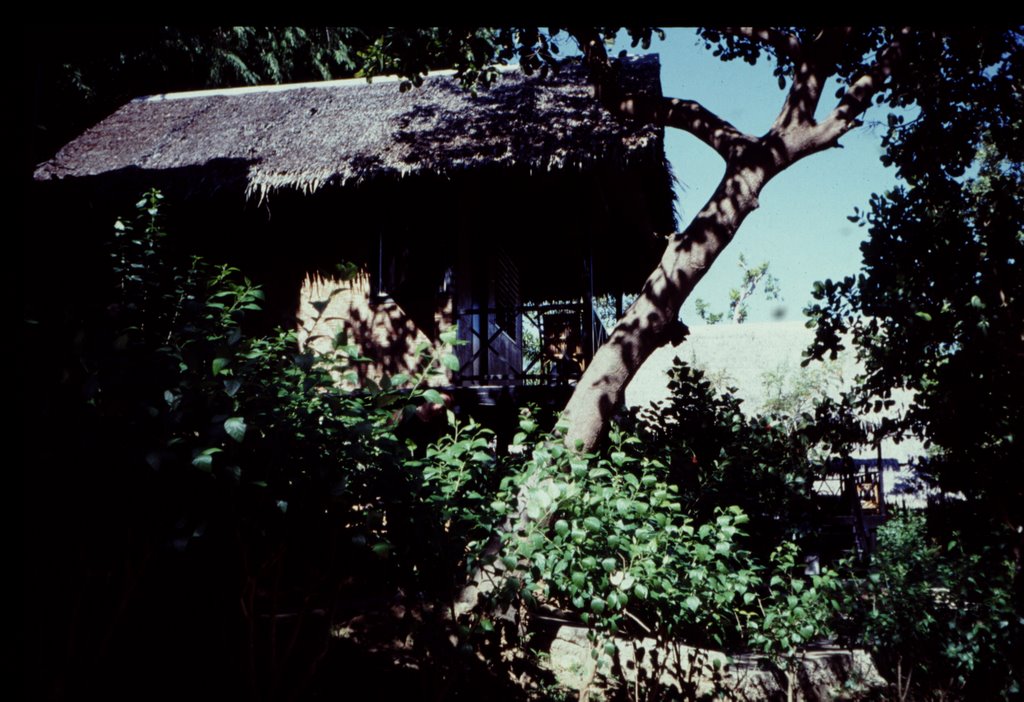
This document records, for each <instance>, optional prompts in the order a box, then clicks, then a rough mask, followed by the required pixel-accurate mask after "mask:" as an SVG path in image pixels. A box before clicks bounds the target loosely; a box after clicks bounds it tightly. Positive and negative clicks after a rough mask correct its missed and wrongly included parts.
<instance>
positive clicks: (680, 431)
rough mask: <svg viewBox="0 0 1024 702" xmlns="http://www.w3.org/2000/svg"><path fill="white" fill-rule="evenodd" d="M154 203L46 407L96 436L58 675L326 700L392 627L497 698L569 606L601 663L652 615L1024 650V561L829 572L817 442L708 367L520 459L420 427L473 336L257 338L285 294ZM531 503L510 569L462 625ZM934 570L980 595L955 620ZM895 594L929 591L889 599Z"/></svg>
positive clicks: (48, 465) (51, 682)
mask: <svg viewBox="0 0 1024 702" xmlns="http://www.w3.org/2000/svg"><path fill="white" fill-rule="evenodd" d="M138 207H139V216H138V218H137V219H136V220H135V221H134V222H125V221H121V222H118V224H117V225H116V227H115V230H116V231H115V236H114V239H113V243H112V246H111V250H110V254H111V262H112V272H113V277H112V280H111V283H112V285H111V286H110V287H109V288H108V289H107V290H108V292H109V293H110V295H109V296H106V297H104V298H103V299H102V301H101V302H100V304H97V305H94V306H93V307H91V308H90V310H86V312H87V313H85V314H83V315H82V316H81V318H80V320H79V322H80V323H79V326H78V327H77V329H76V331H75V339H76V343H75V344H74V345H73V346H69V349H68V352H67V353H68V357H67V359H66V360H67V366H66V368H65V376H64V377H65V382H64V383H63V385H62V388H61V390H60V392H61V393H62V396H61V401H60V402H57V403H55V404H54V405H53V407H52V409H51V410H50V412H49V414H48V415H47V416H45V417H43V420H45V422H46V423H52V424H53V425H55V426H63V427H66V428H67V430H68V433H67V441H66V442H64V443H63V444H60V445H58V444H53V445H49V446H44V447H41V449H40V451H39V453H38V462H39V465H40V466H41V470H42V472H43V474H44V475H45V478H46V480H47V481H48V482H46V483H45V485H46V486H47V487H48V488H49V489H51V490H52V494H53V496H54V499H55V501H56V505H57V507H56V512H57V514H58V517H57V518H56V519H55V521H54V522H53V524H51V525H49V526H48V527H47V528H48V529H50V530H52V532H46V533H44V534H40V535H38V537H37V538H38V539H39V541H38V543H37V546H38V547H39V550H40V551H41V552H44V553H46V554H47V559H46V560H45V561H43V560H42V559H40V560H39V561H38V564H41V565H40V567H39V569H38V572H37V573H34V576H35V577H36V578H37V580H36V585H37V586H38V588H37V591H36V592H34V593H33V598H32V599H31V600H30V602H31V606H30V607H29V610H28V611H29V612H30V615H32V616H33V617H35V618H36V621H35V622H34V623H33V627H32V628H33V630H34V631H36V632H38V634H37V636H38V640H37V641H36V646H35V647H34V648H33V650H34V651H35V652H36V653H35V655H36V658H35V659H33V661H32V664H31V665H30V670H32V671H33V673H34V674H35V675H37V676H39V679H38V680H36V681H35V682H34V684H33V687H34V688H36V689H42V690H43V691H44V692H50V693H54V694H57V693H58V692H59V691H60V690H72V691H74V692H75V693H77V692H79V691H80V692H81V693H82V694H86V693H95V694H104V695H107V696H113V697H122V696H123V697H131V696H137V695H138V694H140V691H141V694H145V692H146V691H152V690H155V689H156V686H165V687H164V688H163V689H162V691H161V693H160V694H167V695H173V694H177V693H180V692H184V691H186V689H187V682H186V681H184V680H179V681H171V682H170V683H167V682H166V676H167V672H168V671H170V670H174V669H182V668H185V669H189V670H191V671H195V675H202V676H205V677H208V678H209V679H210V680H212V681H214V683H213V689H215V690H217V691H220V692H222V693H224V694H227V695H229V696H238V695H239V694H244V695H246V696H248V697H250V698H254V699H259V698H272V699H276V698H285V697H287V698H300V697H308V696H312V695H314V694H315V693H316V692H317V691H322V690H324V689H325V686H328V685H331V684H337V683H332V682H331V678H330V672H329V671H331V670H332V669H333V670H344V671H348V673H347V674H365V672H366V670H373V669H374V668H373V666H374V665H377V666H379V665H381V664H380V662H379V661H378V662H377V663H372V662H371V661H372V660H373V658H372V656H370V654H368V653H366V650H367V649H368V648H373V647H380V648H382V650H386V651H391V652H392V655H398V654H397V653H395V652H396V651H398V652H400V655H401V656H402V657H403V660H405V661H406V662H408V663H409V664H411V665H415V666H418V667H419V669H420V670H421V671H424V672H422V673H420V675H421V677H420V678H418V679H417V680H416V682H415V684H414V685H413V686H414V687H415V686H420V685H423V684H427V685H429V686H432V687H433V688H434V689H437V690H443V689H452V686H454V688H455V689H458V688H459V687H460V686H465V685H467V684H469V681H471V680H475V681H476V682H475V684H479V685H485V686H486V687H487V688H488V689H489V690H493V689H494V688H495V686H500V685H501V684H506V683H507V681H508V680H509V677H510V676H511V675H514V674H516V673H515V670H514V668H515V665H517V664H516V663H515V661H516V660H522V658H521V656H520V657H519V658H516V657H515V656H513V657H512V658H511V661H510V659H509V657H508V656H507V655H506V654H508V653H509V651H510V650H511V649H515V648H517V647H519V648H520V649H522V650H523V651H527V650H528V649H529V647H530V639H529V633H528V632H527V631H526V630H525V629H524V625H525V624H526V619H524V618H523V616H522V615H523V614H525V613H528V612H529V611H532V610H533V609H534V608H536V607H541V606H543V607H546V608H549V609H550V608H554V609H555V610H556V611H558V612H560V613H561V614H562V615H563V616H566V617H568V618H570V619H574V620H576V621H578V622H580V623H581V624H584V625H586V626H588V627H590V629H591V632H592V641H593V653H594V655H595V657H598V658H601V659H607V657H608V656H609V653H610V651H611V648H610V646H611V637H613V636H616V635H619V636H633V635H645V636H654V637H655V638H657V639H658V640H661V641H671V640H676V641H678V640H683V641H686V642H687V643H689V644H691V645H696V646H700V647H714V648H722V649H725V650H729V651H743V650H754V651H762V652H765V653H767V654H769V655H770V656H771V657H772V658H774V659H775V660H777V661H778V662H780V663H781V664H783V665H784V666H789V665H790V664H791V663H792V662H793V661H795V660H796V659H798V658H799V657H800V655H801V652H802V651H803V650H804V649H805V648H806V646H808V645H809V644H812V643H814V642H816V641H820V640H823V639H826V640H827V639H830V638H831V637H832V636H833V635H834V633H836V632H837V631H838V632H839V633H843V634H844V635H845V636H846V637H848V638H849V639H851V640H856V641H861V642H864V643H865V644H867V645H870V646H871V647H872V648H873V649H874V650H875V651H876V652H877V653H878V654H879V655H880V657H881V659H882V660H885V661H888V662H890V663H891V661H894V660H895V661H897V665H899V666H901V667H900V670H901V672H902V670H904V669H905V670H906V671H907V672H908V674H909V672H910V671H911V670H914V671H919V672H915V673H914V675H915V681H914V688H915V689H917V690H922V691H925V692H926V691H927V690H928V689H929V688H928V685H930V684H935V685H938V686H943V687H944V689H948V690H950V691H953V692H956V691H959V690H973V689H978V688H977V687H972V685H974V686H976V685H978V682H977V681H978V680H988V679H995V676H993V675H992V670H993V666H997V665H998V661H1000V660H1002V659H1000V658H999V657H998V655H999V654H1000V653H1002V654H1003V655H1006V653H1007V652H1008V651H1010V650H1012V649H1010V648H1008V644H1009V643H1010V642H1011V639H1012V636H1015V635H1016V634H1013V633H1012V632H1014V631H1018V629H1016V628H1015V627H1016V624H1014V623H1013V621H1012V619H1009V618H1007V617H1008V616H1009V615H1008V614H1007V612H1010V613H1011V614H1012V611H1010V610H1008V609H1007V608H1008V604H1007V600H1006V595H1005V591H1004V590H1001V589H1000V587H1002V586H1001V585H999V583H1000V582H1001V581H993V585H992V587H991V588H990V589H982V590H978V591H974V590H972V588H975V587H976V586H977V585H978V582H979V578H980V577H981V574H982V573H984V572H988V573H990V574H991V573H996V572H1001V571H998V567H997V566H998V564H1000V563H1001V564H1003V565H1004V566H1005V563H1006V560H1005V558H1004V559H1003V560H1002V561H1000V560H998V559H994V560H993V559H990V558H988V557H987V556H969V555H964V556H963V557H962V558H960V559H959V560H950V557H947V556H943V558H946V560H945V561H943V560H941V559H940V562H939V563H940V564H939V565H935V558H937V557H938V552H937V551H936V550H935V549H933V548H931V547H927V548H924V549H919V550H917V551H915V550H914V547H913V544H914V543H915V539H916V537H914V538H904V539H902V540H899V539H896V540H883V550H884V549H888V551H886V554H887V555H885V556H883V559H882V560H880V561H879V563H880V565H879V569H878V572H877V573H875V575H873V576H872V577H871V578H869V579H867V580H863V581H860V580H855V581H851V583H852V584H849V585H848V586H847V588H846V591H845V593H844V591H843V589H842V588H841V587H840V579H839V575H838V574H837V573H836V572H834V571H830V570H828V569H826V570H824V571H823V572H822V573H820V574H818V575H813V576H808V575H805V574H804V573H803V564H802V563H801V560H800V554H801V551H800V549H801V547H802V544H804V543H805V542H806V540H807V539H808V538H810V537H811V536H812V535H813V528H812V526H813V522H812V521H808V514H809V510H810V509H811V503H812V501H811V500H810V483H811V480H812V477H813V476H812V474H811V473H810V472H809V469H808V467H807V462H806V458H807V443H806V440H805V439H803V438H802V437H801V435H800V433H799V432H795V433H794V432H790V431H789V430H788V429H786V430H783V429H781V428H779V427H773V426H771V425H769V424H768V423H767V422H766V420H765V419H763V418H756V419H753V420H747V419H745V418H743V417H742V415H741V414H740V412H739V408H738V402H737V401H736V400H735V398H731V397H728V396H726V397H718V396H714V395H713V394H712V393H711V392H710V390H709V386H708V383H707V382H706V381H705V380H704V379H703V377H702V376H701V375H700V374H699V373H697V372H694V371H692V370H690V369H687V368H685V367H681V368H678V369H677V370H676V374H675V376H674V380H673V386H672V389H673V396H672V398H671V399H670V401H669V402H668V403H667V404H666V405H664V406H662V407H660V408H658V409H656V410H652V411H649V412H646V413H644V414H642V415H641V417H640V418H639V419H638V422H639V423H638V426H637V429H636V431H630V430H627V429H625V428H622V429H619V430H617V431H615V432H613V434H612V435H611V437H610V445H609V446H608V447H606V448H605V449H602V450H601V451H599V452H595V453H592V454H578V453H575V452H570V451H568V450H567V449H566V448H565V447H564V445H563V441H562V437H561V436H560V434H559V433H558V432H557V431H556V432H555V433H552V434H544V433H542V432H541V431H540V427H538V426H537V424H536V422H535V421H534V420H533V419H532V418H530V416H529V415H524V416H523V418H522V421H521V425H520V428H521V429H522V432H521V433H520V434H519V435H518V436H517V437H516V439H515V442H514V444H515V446H514V450H513V451H512V452H511V453H510V454H509V455H501V456H499V455H496V453H495V450H494V443H493V441H492V436H491V435H490V433H489V432H488V431H487V430H485V429H483V428H481V427H479V426H477V425H474V424H473V423H471V422H470V423H460V422H459V421H457V420H456V419H455V417H454V416H452V415H449V421H448V432H447V433H446V434H444V435H443V436H440V437H439V438H438V440H437V441H436V442H435V443H433V444H432V445H430V446H415V445H412V444H411V443H410V442H409V441H407V440H406V438H405V436H406V435H407V434H408V433H409V432H408V428H409V424H408V423H409V422H415V421H417V420H416V419H415V418H414V416H413V415H414V407H415V404H416V403H418V402H430V403H436V404H437V405H438V406H441V405H440V400H441V399H442V398H441V397H440V396H439V395H438V394H437V393H436V391H433V390H429V389H428V390H423V389H422V388H423V382H422V381H423V379H424V378H425V377H426V375H427V374H429V373H430V372H432V371H433V369H435V368H437V367H439V366H440V365H442V364H444V365H448V364H450V363H451V362H452V360H453V359H452V358H451V357H441V358H430V357H427V358H426V362H425V368H424V370H423V371H422V373H421V374H420V375H419V376H417V377H414V378H405V377H400V376H396V377H392V378H388V379H384V380H382V381H381V382H380V383H379V385H378V386H377V387H375V388H373V389H372V390H368V391H360V392H351V391H341V390H338V389H336V385H335V382H334V381H335V379H336V378H337V377H338V376H339V375H341V376H344V375H345V374H347V373H350V372H351V371H352V368H353V367H354V364H358V363H360V362H361V359H360V358H359V356H358V352H357V349H356V348H355V347H352V346H350V345H348V344H346V343H345V340H344V339H338V340H336V344H335V348H334V351H333V352H332V353H330V354H327V355H321V356H317V355H312V354H309V353H305V352H301V351H299V350H298V347H297V345H296V341H295V338H294V335H293V334H292V333H290V332H277V333H273V334H269V335H257V334H253V333H252V332H251V331H250V326H249V325H250V322H251V321H253V318H254V317H256V316H258V315H259V314H260V307H261V306H262V303H263V294H262V292H261V290H260V289H259V287H258V286H257V285H255V284H253V283H252V282H251V281H249V280H247V279H246V278H245V277H244V276H242V275H241V273H240V272H239V271H237V270H234V269H232V268H230V267H226V266H216V265H212V264H210V263H207V262H205V261H203V260H201V259H197V258H176V257H175V255H174V252H173V250H171V249H170V248H169V247H168V241H167V236H166V234H165V233H164V232H163V230H162V228H161V226H160V222H159V214H160V207H161V197H160V195H159V194H158V193H156V192H151V193H149V194H147V195H146V196H145V197H144V198H143V199H142V200H141V201H140V202H139V203H138ZM445 340H446V341H449V342H452V341H454V337H453V336H447V337H446V339H445ZM410 388H411V390H410ZM779 426H789V425H786V424H783V425H779ZM506 520H508V523H509V524H511V525H512V526H513V527H514V528H513V529H512V531H511V532H508V531H506V535H505V540H504V543H503V545H502V546H503V547H502V552H501V560H502V565H503V568H504V571H503V582H502V583H501V584H500V586H499V587H498V588H497V589H496V590H495V591H494V594H493V598H492V599H491V600H490V601H489V602H487V603H485V605H486V606H484V607H482V608H479V609H477V610H476V611H475V612H472V613H470V614H469V615H468V616H465V617H462V618H460V619H457V618H456V617H455V616H454V612H455V610H456V607H455V603H456V600H457V597H458V594H459V591H460V589H461V587H462V586H463V584H464V583H465V580H466V574H467V573H468V572H470V571H472V570H474V569H475V568H477V567H478V566H480V565H481V564H483V563H485V561H484V560H483V559H485V558H487V557H489V556H486V554H487V553H488V551H487V550H486V546H487V545H488V544H489V543H490V542H491V541H492V539H493V537H494V535H495V533H496V532H498V531H500V530H501V529H500V528H501V526H502V523H503V522H504V521H506ZM71 525H74V528H73V529H72V528H71ZM888 538H889V537H886V539H888ZM929 563H931V565H927V564H929ZM905 564H911V565H907V566H906V568H907V569H906V570H901V568H904V565H905ZM914 564H926V565H924V566H922V567H917V566H916V565H914ZM993 564H996V565H993ZM875 576H877V577H875ZM935 587H944V588H946V589H947V591H948V592H949V593H950V595H949V597H951V598H955V599H954V600H951V601H955V602H958V603H970V608H969V609H968V610H967V611H966V612H965V613H961V614H959V615H957V616H955V617H951V616H950V615H949V611H950V610H948V605H946V604H944V602H946V601H944V600H942V599H936V598H935V597H933V596H932V597H930V596H929V593H933V592H934V590H933V588H935ZM979 592H980V593H983V594H981V595H979V594H978V593H979ZM893 596H899V597H900V598H902V599H901V601H905V602H906V603H907V605H906V606H907V609H906V611H902V610H893V609H889V610H883V608H881V607H878V606H877V604H876V603H877V602H879V601H880V600H881V598H883V597H884V598H889V597H893ZM866 603H871V607H870V608H866ZM499 605H500V606H499ZM944 608H945V609H944ZM883 611H887V612H888V613H889V614H885V615H880V614H879V612H883ZM396 612H401V613H402V614H401V615H398V614H395V613H396ZM498 612H502V613H504V614H502V615H501V616H498V615H497V614H496V613H498ZM985 612H988V613H989V614H985ZM83 613H84V614H83ZM872 613H874V614H872ZM840 614H842V615H843V616H841V617H840V616H839V615H840ZM983 615H984V616H983ZM1004 615H1006V616H1004ZM1004 621H1006V622H1009V624H1007V625H1006V626H1003V625H1002V624H1001V622H1004ZM930 623H934V624H935V626H936V627H938V628H939V629H941V626H940V625H942V626H945V627H946V629H943V630H942V631H938V629H936V628H927V626H931V624H930ZM950 623H952V626H950ZM914 626H926V629H922V630H921V631H918V632H917V633H915V631H916V630H913V629H912V627H914ZM908 627H910V628H908ZM947 630H948V631H947ZM451 635H454V636H455V637H456V638H455V641H456V644H457V645H452V639H451V638H450V636H451ZM915 636H917V637H918V638H915ZM921 636H924V637H925V639H926V640H927V641H928V642H929V643H930V645H931V647H930V648H929V647H926V646H922V645H921V641H920V637H921ZM939 643H941V646H940V645H939ZM67 651H70V652H72V653H71V654H68V653H65V652H67ZM337 651H341V652H342V653H341V655H342V656H344V657H345V658H347V659H348V660H349V662H348V663H345V662H341V663H339V661H338V658H337V655H338V654H337V653H336V652H337ZM901 656H902V657H903V659H902V661H901V658H900V657H901ZM384 657H385V658H387V659H388V665H390V658H391V655H389V654H385V655H384ZM328 663H330V665H328ZM346 666H348V667H346ZM361 668H365V669H366V670H362V669H361ZM409 669H411V668H409ZM125 670H127V671H129V672H128V673H127V674H124V673H123V672H121V673H119V672H118V671H125ZM474 676H476V677H474ZM1000 680H1003V678H1000ZM161 681H164V682H161ZM648 682H650V683H651V685H652V689H656V681H648ZM900 684H903V683H902V682H901V683H900ZM1000 684H1001V685H1004V683H1000ZM1006 685H1009V683H1005V685H1004V687H1002V688H999V689H1007V690H1008V689H1010V687H1007V686H1006ZM509 694H511V695H516V694H521V690H518V691H516V692H510V693H509Z"/></svg>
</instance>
